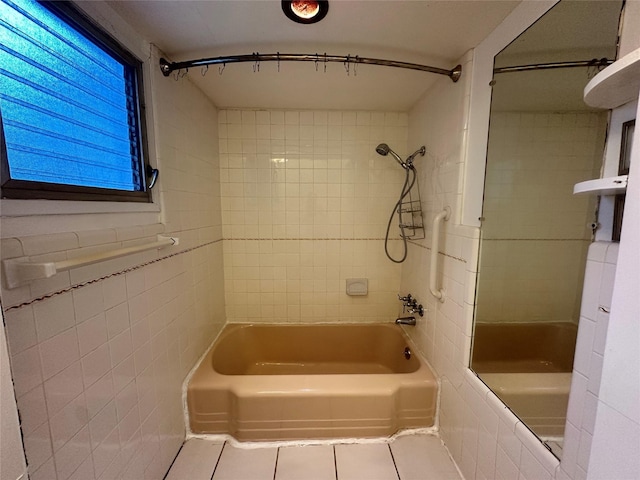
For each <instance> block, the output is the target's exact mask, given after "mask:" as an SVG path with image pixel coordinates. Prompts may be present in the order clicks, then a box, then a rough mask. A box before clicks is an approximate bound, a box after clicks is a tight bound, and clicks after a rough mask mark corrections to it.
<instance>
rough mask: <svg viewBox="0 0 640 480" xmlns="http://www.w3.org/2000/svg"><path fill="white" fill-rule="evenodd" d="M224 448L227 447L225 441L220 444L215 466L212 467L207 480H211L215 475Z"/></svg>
mask: <svg viewBox="0 0 640 480" xmlns="http://www.w3.org/2000/svg"><path fill="white" fill-rule="evenodd" d="M226 446H227V441H226V440H225V441H224V443H223V444H222V448H221V449H220V454H219V455H218V460H217V461H216V466H215V467H213V472H211V478H210V479H209V480H213V476H214V475H215V474H216V470H217V469H218V465H220V459H221V458H222V453H223V452H224V449H225V447H226Z"/></svg>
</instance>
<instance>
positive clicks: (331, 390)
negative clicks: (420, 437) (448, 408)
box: [187, 324, 437, 440]
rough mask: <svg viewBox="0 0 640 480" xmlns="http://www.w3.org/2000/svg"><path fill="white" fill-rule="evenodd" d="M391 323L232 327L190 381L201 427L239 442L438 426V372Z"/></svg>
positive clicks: (192, 416)
mask: <svg viewBox="0 0 640 480" xmlns="http://www.w3.org/2000/svg"><path fill="white" fill-rule="evenodd" d="M407 348H408V349H409V350H410V351H413V350H414V348H413V345H412V344H411V343H410V341H409V340H408V338H407V337H406V336H405V335H404V333H403V332H402V329H401V328H400V327H398V326H396V325H392V324H389V325H387V324H368V325H366V324H340V325H336V324H322V325H263V324H261V325H246V324H231V325H227V326H226V327H225V329H224V330H223V332H222V333H221V335H220V337H219V338H218V340H217V341H216V343H215V344H214V346H213V348H212V349H211V351H210V352H209V353H208V354H207V355H206V357H205V358H204V359H203V361H202V363H201V364H200V365H199V366H198V368H197V369H196V371H195V372H194V374H193V376H192V378H191V380H190V381H189V385H188V388H187V403H188V409H189V422H190V426H191V430H192V431H193V432H194V433H229V434H231V435H233V436H234V437H235V438H237V439H238V440H298V439H318V438H344V437H373V436H387V435H391V434H393V433H395V432H396V431H398V430H399V429H404V428H417V427H429V426H432V425H433V423H434V416H435V410H436V393H437V383H436V379H435V377H434V375H433V373H432V372H431V370H430V369H429V367H428V366H427V365H426V364H424V363H423V362H422V361H421V360H420V359H419V358H418V356H417V355H414V354H411V355H410V358H406V356H405V349H407Z"/></svg>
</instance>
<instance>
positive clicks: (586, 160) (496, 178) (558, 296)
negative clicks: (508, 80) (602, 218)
mask: <svg viewBox="0 0 640 480" xmlns="http://www.w3.org/2000/svg"><path fill="white" fill-rule="evenodd" d="M606 120H607V116H606V114H605V113H601V112H578V113H546V112H536V113H526V112H521V113H518V112H513V113H511V112H509V113H507V112H493V113H492V114H491V129H490V134H489V150H488V159H489V160H488V163H487V175H486V183H485V196H484V210H483V223H482V232H483V233H482V235H483V238H482V255H481V260H480V261H481V265H482V281H481V282H480V283H479V284H478V297H479V298H480V299H481V300H480V302H479V304H478V311H477V318H478V320H479V321H481V322H532V321H546V322H553V321H556V322H563V321H564V322H567V321H572V322H574V323H577V321H578V318H579V315H580V298H581V295H580V292H581V290H582V283H583V280H584V275H583V273H584V265H585V262H586V256H587V248H588V247H589V243H590V242H591V228H590V224H591V223H592V222H594V221H595V208H596V207H595V197H593V196H588V195H583V196H574V195H573V185H575V184H576V183H578V182H582V181H584V180H590V179H592V178H597V177H598V176H599V171H600V166H601V165H602V155H603V149H604V139H605V132H606Z"/></svg>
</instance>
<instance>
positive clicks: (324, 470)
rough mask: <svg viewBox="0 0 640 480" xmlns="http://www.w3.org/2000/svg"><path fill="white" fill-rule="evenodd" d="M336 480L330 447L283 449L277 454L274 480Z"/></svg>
mask: <svg viewBox="0 0 640 480" xmlns="http://www.w3.org/2000/svg"><path fill="white" fill-rule="evenodd" d="M303 479H304V480H336V466H335V458H334V456H333V447H332V446H331V445H313V446H306V447H283V448H280V451H279V452H278V466H277V467H276V477H275V480H303Z"/></svg>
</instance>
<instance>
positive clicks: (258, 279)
mask: <svg viewBox="0 0 640 480" xmlns="http://www.w3.org/2000/svg"><path fill="white" fill-rule="evenodd" d="M218 118H219V135H220V181H221V193H222V200H221V202H222V220H223V233H224V238H225V244H224V252H225V288H226V304H227V317H228V318H229V320H230V321H266V322H269V321H271V322H283V321H291V322H299V321H302V322H313V321H389V320H391V319H393V318H394V317H393V316H394V314H395V308H396V296H395V295H396V293H397V285H398V282H399V278H400V277H399V273H400V268H399V267H398V266H397V265H396V264H393V263H392V262H390V261H389V260H387V258H386V257H385V255H384V246H383V245H384V244H383V239H384V234H385V228H386V225H387V220H388V218H389V215H390V213H391V210H392V209H393V205H394V204H395V202H396V201H397V197H398V196H399V193H400V189H401V187H402V182H403V181H404V173H403V170H402V169H401V168H399V167H398V165H397V164H396V162H395V161H393V159H392V158H391V157H381V156H379V155H378V154H376V152H375V147H376V145H378V144H379V143H382V142H385V143H388V144H389V145H390V146H391V147H392V148H394V149H395V150H396V151H397V152H398V153H399V154H401V155H404V154H405V150H406V137H407V115H406V114H402V113H395V112H349V111H344V112H341V111H331V112H327V111H277V110H222V111H220V112H219V116H218ZM392 235H393V237H392V238H395V239H396V240H394V241H392V242H391V250H392V251H393V252H394V253H395V255H396V256H398V253H397V252H398V251H399V248H400V242H399V241H398V240H397V238H398V229H397V227H396V226H395V222H394V228H393V230H392ZM352 277H366V278H368V279H369V294H368V295H367V296H366V297H348V296H347V295H346V294H345V281H346V279H347V278H352Z"/></svg>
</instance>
